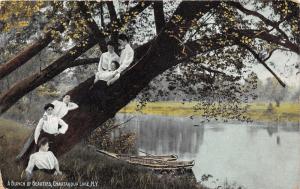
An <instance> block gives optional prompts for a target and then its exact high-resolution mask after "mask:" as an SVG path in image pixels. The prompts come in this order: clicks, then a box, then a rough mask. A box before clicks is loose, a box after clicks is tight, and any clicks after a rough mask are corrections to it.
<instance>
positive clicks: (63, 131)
mask: <svg viewBox="0 0 300 189" xmlns="http://www.w3.org/2000/svg"><path fill="white" fill-rule="evenodd" d="M58 124H59V125H60V126H61V128H60V129H58V132H59V133H60V134H65V133H66V131H67V130H68V124H66V122H64V121H63V120H62V119H60V118H58Z"/></svg>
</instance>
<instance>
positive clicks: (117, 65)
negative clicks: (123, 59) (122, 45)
mask: <svg viewBox="0 0 300 189" xmlns="http://www.w3.org/2000/svg"><path fill="white" fill-rule="evenodd" d="M111 63H112V64H115V65H116V69H118V68H119V67H120V63H119V62H118V61H115V60H114V61H112V62H111Z"/></svg>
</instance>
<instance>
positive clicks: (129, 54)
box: [117, 44, 134, 73]
mask: <svg viewBox="0 0 300 189" xmlns="http://www.w3.org/2000/svg"><path fill="white" fill-rule="evenodd" d="M133 58H134V50H133V49H132V48H131V46H130V45H129V44H126V45H125V48H124V49H123V50H122V52H121V56H120V67H119V68H118V69H117V72H118V73H121V72H122V71H124V70H125V69H126V68H127V67H128V66H129V65H130V64H131V62H132V61H133Z"/></svg>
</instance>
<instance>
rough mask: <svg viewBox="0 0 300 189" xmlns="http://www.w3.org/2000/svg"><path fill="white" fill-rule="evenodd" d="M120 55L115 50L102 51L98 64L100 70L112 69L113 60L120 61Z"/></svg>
mask: <svg viewBox="0 0 300 189" xmlns="http://www.w3.org/2000/svg"><path fill="white" fill-rule="evenodd" d="M119 59H120V57H119V56H118V55H117V54H116V53H115V52H114V53H110V52H105V53H102V55H101V57H100V61H99V64H98V72H102V71H106V70H111V67H110V65H111V63H112V61H117V62H119Z"/></svg>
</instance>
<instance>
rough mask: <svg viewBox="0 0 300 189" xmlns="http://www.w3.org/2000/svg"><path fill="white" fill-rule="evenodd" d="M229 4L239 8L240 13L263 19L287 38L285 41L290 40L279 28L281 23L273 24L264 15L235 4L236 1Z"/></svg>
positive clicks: (237, 3)
mask: <svg viewBox="0 0 300 189" xmlns="http://www.w3.org/2000/svg"><path fill="white" fill-rule="evenodd" d="M227 4H229V5H231V6H233V7H235V8H238V9H239V10H240V11H242V12H243V13H245V14H247V15H252V16H255V17H258V18H259V19H261V20H262V21H263V22H264V23H266V24H267V25H270V26H272V27H273V28H276V29H277V31H278V32H279V33H280V34H281V35H282V36H283V37H284V38H285V40H287V41H288V40H289V37H288V36H287V35H286V33H284V31H282V30H281V29H280V28H279V24H280V23H281V22H273V21H271V20H269V19H268V18H266V17H265V16H263V15H262V14H260V13H259V12H257V11H252V10H249V9H246V8H245V7H244V6H243V5H242V4H241V3H239V2H234V1H229V2H227Z"/></svg>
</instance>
